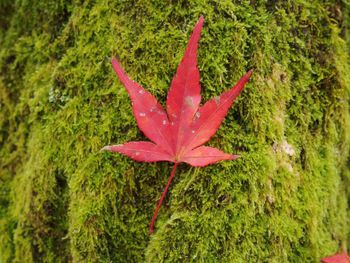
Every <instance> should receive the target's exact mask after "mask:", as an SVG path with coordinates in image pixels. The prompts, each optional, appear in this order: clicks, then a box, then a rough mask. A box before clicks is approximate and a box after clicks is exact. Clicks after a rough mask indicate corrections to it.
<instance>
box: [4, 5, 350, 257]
mask: <svg viewBox="0 0 350 263" xmlns="http://www.w3.org/2000/svg"><path fill="white" fill-rule="evenodd" d="M72 2H73V3H72ZM349 13H350V6H349V4H347V3H346V1H343V2H342V1H321V0H315V1H311V0H309V1H306V0H300V1H255V0H254V1H253V0H251V1H229V0H217V1H214V0H212V1H185V0H183V1H171V0H168V1H162V0H155V1H148V0H134V1H131V0H123V1H122V0H119V1H111V0H101V1H66V0H60V1H53V0H50V1H29V0H17V1H11V0H2V2H1V3H0V46H1V50H0V69H1V71H0V73H1V75H0V262H67V261H69V262H319V260H320V258H322V257H324V256H327V255H330V254H333V253H336V252H338V251H342V250H348V249H349V248H350V247H349V242H350V238H349V237H350V220H349V218H350V212H349V200H350V190H349V189H350V171H349V158H348V157H349V148H350V147H349V146H350V133H349V130H350V117H349V92H350V67H349V61H348V57H349V47H350V45H349V42H348V41H349V38H348V37H347V34H348V30H349V28H350V24H349V21H350V20H349ZM201 15H203V16H204V19H205V24H204V27H203V31H202V38H201V40H200V42H199V57H198V66H199V69H200V74H201V77H200V78H201V86H202V98H203V100H204V101H206V100H208V99H209V98H211V97H214V96H217V95H219V94H220V93H222V92H223V91H225V90H227V89H229V88H230V87H231V86H232V84H234V83H235V82H236V81H237V80H238V79H239V78H240V77H241V76H242V75H243V73H245V72H246V71H248V70H249V69H254V74H253V76H252V78H251V81H250V82H249V84H247V86H246V88H245V90H244V91H243V93H242V94H241V95H240V97H239V99H238V100H237V101H236V102H235V104H234V105H233V107H232V108H231V109H230V111H229V114H228V116H227V117H226V119H225V121H224V123H223V124H222V126H221V128H220V129H219V131H218V133H217V134H216V135H215V136H214V137H213V138H212V139H211V140H210V141H209V143H208V145H213V146H217V147H218V148H220V149H222V150H225V151H226V152H229V153H234V154H239V155H241V158H240V159H238V160H235V161H224V162H220V163H218V164H215V165H212V166H208V167H205V168H200V169H198V168H196V169H194V168H191V167H189V166H188V165H185V164H181V165H179V167H178V170H177V173H176V175H175V178H174V180H173V182H172V185H171V186H170V188H169V192H168V194H167V197H166V198H165V199H164V202H163V206H162V207H161V209H160V211H159V215H158V219H157V221H156V224H155V232H154V235H153V236H150V235H149V221H150V219H151V217H152V214H153V212H154V209H155V206H156V203H157V201H158V200H159V198H160V195H161V193H162V191H163V189H164V187H165V185H166V183H167V179H168V175H169V174H170V171H171V169H172V164H170V163H167V162H160V163H154V164H149V163H137V162H134V161H132V160H130V159H128V158H126V157H124V156H121V155H119V154H111V153H107V152H100V149H101V148H102V147H103V146H105V145H110V144H119V143H123V142H127V141H130V140H143V139H144V135H143V134H142V133H141V132H140V131H139V129H138V127H137V125H136V122H135V119H134V117H133V115H132V110H131V105H130V101H129V98H128V95H127V92H126V91H125V89H124V88H123V86H122V84H121V83H120V81H119V80H118V79H117V77H116V76H115V74H114V72H113V70H112V67H111V63H110V59H111V57H112V56H115V57H117V58H118V59H119V61H120V62H121V64H122V65H123V67H124V68H125V71H126V72H127V73H128V75H129V76H130V77H131V78H133V79H134V80H135V81H137V82H139V83H140V84H142V86H143V87H144V88H145V89H147V90H148V91H150V92H151V93H152V94H154V95H155V96H156V98H157V99H158V100H159V101H161V103H163V102H164V101H165V99H166V94H167V90H168V87H169V85H170V82H171V79H172V77H173V75H174V74H175V71H176V67H177V65H178V64H179V62H180V60H181V58H182V56H183V53H184V50H185V47H186V44H187V41H188V38H189V35H190V33H191V31H192V28H193V26H194V25H195V23H196V21H197V20H198V18H199V17H200V16H201ZM163 105H164V103H163Z"/></svg>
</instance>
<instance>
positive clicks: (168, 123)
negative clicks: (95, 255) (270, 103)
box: [102, 17, 252, 234]
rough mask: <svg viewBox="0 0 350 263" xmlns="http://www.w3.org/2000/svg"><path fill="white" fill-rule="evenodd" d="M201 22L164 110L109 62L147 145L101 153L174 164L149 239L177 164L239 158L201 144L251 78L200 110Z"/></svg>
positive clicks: (130, 145)
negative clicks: (199, 57)
mask: <svg viewBox="0 0 350 263" xmlns="http://www.w3.org/2000/svg"><path fill="white" fill-rule="evenodd" d="M203 23H204V18H203V17H200V19H199V21H198V23H197V25H196V26H195V28H194V30H193V33H192V35H191V37H190V40H189V43H188V46H187V48H186V51H185V54H184V57H183V59H182V61H181V62H180V65H179V66H178V68H177V72H176V74H175V76H174V78H173V80H172V83H171V86H170V90H169V92H168V97H167V101H166V111H165V110H164V109H163V107H162V106H161V105H160V104H159V102H158V101H157V100H156V98H155V97H154V96H153V95H152V94H151V93H149V92H148V91H146V90H145V89H144V88H143V87H141V86H140V85H139V84H138V83H136V82H134V81H133V80H131V79H130V78H129V77H128V76H127V75H126V73H125V72H124V70H123V69H122V67H121V66H120V64H119V62H118V61H117V60H116V59H115V58H113V59H112V65H113V68H114V71H115V72H116V74H117V76H118V77H119V79H120V81H121V82H122V83H123V85H124V86H125V88H126V90H127V91H128V94H129V96H130V98H131V101H132V109H133V112H134V116H135V118H136V121H137V125H138V127H139V128H140V130H141V131H142V132H143V133H144V134H145V135H146V137H147V138H149V139H150V140H151V142H148V141H140V142H127V143H124V144H119V145H112V146H105V147H103V148H102V150H108V151H112V152H119V153H121V154H124V155H126V156H128V157H130V158H132V159H134V160H135V161H140V162H157V161H169V162H173V163H175V165H174V168H173V170H172V172H171V176H170V178H169V180H168V184H167V186H166V188H165V190H164V192H163V194H162V196H161V198H160V200H159V202H158V205H157V207H156V210H155V212H154V215H153V218H152V221H151V224H150V232H151V234H152V233H153V229H154V222H155V220H156V217H157V214H158V211H159V208H160V206H161V204H162V202H163V199H164V197H165V195H166V192H167V190H168V188H169V185H170V183H171V181H172V179H173V177H174V175H175V171H176V167H177V165H178V164H179V163H181V162H185V163H188V164H189V165H192V166H206V165H209V164H212V163H216V162H218V161H222V160H234V159H236V158H238V157H239V156H237V155H233V154H228V153H225V152H223V151H221V150H219V149H216V148H213V147H208V146H202V145H203V144H204V143H206V142H207V141H208V140H209V139H210V137H212V136H213V135H214V134H215V132H216V131H217V129H218V128H219V126H220V124H221V122H222V121H223V119H224V118H225V116H226V114H227V111H228V109H229V108H230V106H231V105H232V103H233V102H234V100H235V98H236V97H237V96H238V95H239V94H240V92H241V91H242V89H243V87H244V85H245V84H246V82H247V81H248V80H249V78H250V76H251V75H252V70H250V71H249V72H247V73H246V74H245V75H244V76H243V77H242V78H241V79H240V80H239V81H238V83H237V84H236V85H235V86H234V87H232V88H231V89H230V90H228V91H226V92H224V93H223V94H221V95H220V96H218V97H215V98H213V99H211V100H209V101H207V102H206V103H205V104H204V105H203V106H201V107H200V102H201V94H200V92H201V90H200V82H199V71H198V67H197V48H198V41H199V38H200V33H201V30H202V26H203Z"/></svg>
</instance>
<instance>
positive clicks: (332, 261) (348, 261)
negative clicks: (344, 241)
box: [321, 252, 350, 263]
mask: <svg viewBox="0 0 350 263" xmlns="http://www.w3.org/2000/svg"><path fill="white" fill-rule="evenodd" d="M321 262H323V263H350V257H349V255H348V253H347V252H343V253H342V254H335V255H333V256H330V257H325V258H322V259H321Z"/></svg>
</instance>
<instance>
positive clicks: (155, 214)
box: [149, 163, 178, 235]
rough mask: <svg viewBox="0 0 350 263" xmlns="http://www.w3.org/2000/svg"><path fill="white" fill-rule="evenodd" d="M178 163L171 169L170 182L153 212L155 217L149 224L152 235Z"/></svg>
mask: <svg viewBox="0 0 350 263" xmlns="http://www.w3.org/2000/svg"><path fill="white" fill-rule="evenodd" d="M177 165H178V163H175V165H174V167H173V170H172V171H171V174H170V177H169V180H168V183H167V185H166V187H165V189H164V191H163V193H162V196H161V197H160V199H159V202H158V204H157V207H156V210H155V211H154V213H153V217H152V220H151V223H150V226H149V232H150V234H151V235H152V234H153V232H154V223H155V221H156V219H157V215H158V212H159V209H160V207H161V205H162V203H163V199H164V197H165V195H166V193H167V192H168V188H169V186H170V184H171V181H172V180H173V178H174V175H175V172H176V168H177Z"/></svg>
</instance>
